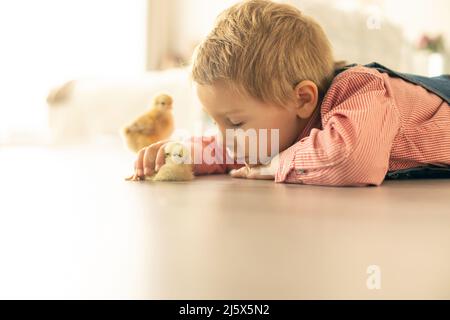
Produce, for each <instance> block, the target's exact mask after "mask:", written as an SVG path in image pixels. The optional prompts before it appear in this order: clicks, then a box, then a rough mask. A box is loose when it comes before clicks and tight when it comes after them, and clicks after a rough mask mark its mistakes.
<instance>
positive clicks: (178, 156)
mask: <svg viewBox="0 0 450 320" xmlns="http://www.w3.org/2000/svg"><path fill="white" fill-rule="evenodd" d="M164 152H165V163H164V165H162V166H161V168H159V170H158V172H157V173H156V174H155V175H154V177H153V178H152V180H153V181H188V180H192V179H194V175H193V172H192V165H191V164H189V163H190V152H189V150H188V148H187V147H186V146H185V145H183V144H182V143H179V142H169V143H167V144H166V145H165V146H164Z"/></svg>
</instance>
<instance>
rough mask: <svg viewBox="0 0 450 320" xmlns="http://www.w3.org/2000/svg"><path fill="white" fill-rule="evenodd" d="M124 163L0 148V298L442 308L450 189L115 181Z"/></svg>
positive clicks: (449, 249)
mask: <svg viewBox="0 0 450 320" xmlns="http://www.w3.org/2000/svg"><path fill="white" fill-rule="evenodd" d="M133 160H134V156H133V155H131V154H128V153H126V152H125V151H123V149H122V148H121V147H114V146H82V147H64V148H48V149H46V148H24V147H22V148H2V149H0V164H1V167H0V192H1V201H0V252H1V256H2V263H1V264H0V284H1V285H0V298H158V299H159V298H170V299H177V298H185V299H191V298H192V299H214V298H218V299H241V298H252V299H283V298H285V299H302V298H338V299H340V298H358V299H359V298H375V299H380V298H387V299H390V298H447V299H448V298H450V180H424V181H388V182H385V183H384V184H383V185H382V186H381V187H370V188H326V187H315V186H305V185H284V184H275V183H273V182H270V181H251V180H240V179H232V178H230V177H228V176H225V175H215V176H208V177H199V178H197V179H196V180H194V181H193V182H178V183H151V182H125V181H124V180H123V178H124V177H125V176H126V175H128V174H129V173H131V172H130V170H131V169H132V163H133ZM371 266H375V267H371ZM374 270H375V271H376V272H374ZM368 271H369V273H368ZM374 276H376V277H375V278H374ZM374 279H375V282H374ZM368 282H369V283H368ZM374 283H377V284H380V285H381V288H380V289H372V290H371V289H369V288H370V287H371V286H372V285H373V284H374ZM368 284H369V286H368Z"/></svg>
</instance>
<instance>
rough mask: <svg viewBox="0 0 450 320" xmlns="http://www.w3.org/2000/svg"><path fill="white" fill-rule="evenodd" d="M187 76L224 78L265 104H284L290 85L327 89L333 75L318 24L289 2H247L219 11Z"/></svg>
mask: <svg viewBox="0 0 450 320" xmlns="http://www.w3.org/2000/svg"><path fill="white" fill-rule="evenodd" d="M191 68H192V69H191V76H192V79H193V80H194V81H195V82H196V83H198V84H201V85H212V84H214V83H215V82H216V81H219V80H224V81H225V82H227V83H228V84H229V85H231V87H232V88H234V89H237V90H238V91H239V92H241V93H247V94H250V95H251V96H253V97H255V98H258V99H260V100H262V101H264V102H273V103H275V104H278V105H283V104H285V103H286V102H288V101H290V100H291V99H292V98H293V91H292V90H293V88H294V87H295V86H296V85H297V84H298V83H300V82H301V81H303V80H311V81H313V82H314V83H315V84H316V85H317V87H318V89H319V94H320V95H321V96H323V94H324V93H325V92H326V90H327V88H328V86H329V84H330V82H331V80H332V78H333V73H334V60H333V54H332V49H331V45H330V42H329V41H328V39H327V37H326V35H325V32H324V31H323V30H322V28H321V26H320V25H319V24H318V23H317V22H316V21H314V20H313V19H311V18H310V17H307V16H305V15H303V14H302V12H300V11H299V10H298V9H297V8H295V7H294V6H291V5H288V4H280V3H274V2H271V1H265V0H248V1H243V2H240V3H237V4H235V5H233V6H232V7H230V8H228V9H226V10H225V11H223V12H222V13H221V14H220V15H219V16H218V17H217V19H216V22H215V26H214V28H213V30H212V31H211V32H210V33H209V35H208V36H207V37H206V39H205V40H204V41H202V43H200V44H199V45H198V46H197V48H196V50H195V52H194V55H193V62H192V65H191Z"/></svg>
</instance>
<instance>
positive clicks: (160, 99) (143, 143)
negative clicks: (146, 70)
mask: <svg viewBox="0 0 450 320" xmlns="http://www.w3.org/2000/svg"><path fill="white" fill-rule="evenodd" d="M172 103H173V100H172V97H170V96H169V95H167V94H160V95H157V96H156V97H155V98H153V102H152V107H151V109H150V110H149V111H148V112H146V113H144V114H143V115H141V116H139V117H138V118H137V119H136V120H135V121H133V122H132V123H131V124H128V125H126V126H124V127H123V128H122V129H121V135H122V137H123V139H124V142H125V144H126V146H127V147H128V148H129V149H130V150H131V151H133V152H138V151H139V150H141V149H142V148H144V147H147V146H149V145H151V144H152V143H154V142H157V141H160V140H164V139H167V138H168V137H170V135H171V134H172V132H173V130H174V121H173V115H172Z"/></svg>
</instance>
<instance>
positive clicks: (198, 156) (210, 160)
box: [189, 136, 244, 175]
mask: <svg viewBox="0 0 450 320" xmlns="http://www.w3.org/2000/svg"><path fill="white" fill-rule="evenodd" d="M189 142H190V143H191V145H192V146H193V147H194V151H193V157H192V161H194V166H193V171H194V175H205V174H221V173H228V172H229V171H230V170H232V169H238V168H241V167H242V166H244V164H236V163H230V164H227V163H226V160H227V158H226V148H225V147H224V144H222V143H220V142H219V139H217V137H216V136H200V137H198V136H193V137H190V138H189ZM229 162H230V161H229ZM233 162H234V161H233Z"/></svg>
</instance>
